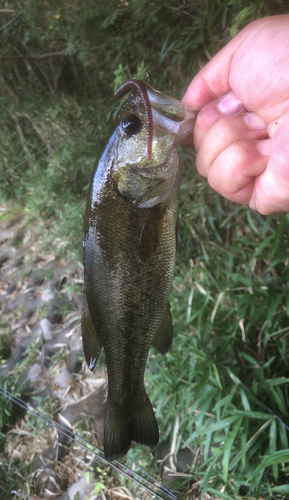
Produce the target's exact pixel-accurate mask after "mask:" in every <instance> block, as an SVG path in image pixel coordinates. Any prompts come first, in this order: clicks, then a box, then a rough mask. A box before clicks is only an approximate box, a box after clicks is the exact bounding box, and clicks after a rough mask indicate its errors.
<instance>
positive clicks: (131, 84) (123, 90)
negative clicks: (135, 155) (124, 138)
mask: <svg viewBox="0 0 289 500" xmlns="http://www.w3.org/2000/svg"><path fill="white" fill-rule="evenodd" d="M133 88H136V89H137V90H138V91H139V93H140V95H141V99H142V102H143V105H144V107H145V115H146V125H147V138H148V144H147V152H148V159H149V160H150V159H151V157H152V145H153V115H152V107H151V103H150V100H149V96H148V93H147V89H146V86H145V84H144V82H141V81H139V80H135V79H132V80H128V81H127V82H125V83H123V84H122V85H121V86H120V87H119V88H118V89H117V90H116V91H115V93H114V97H123V96H124V95H125V94H127V93H128V92H129V91H130V90H131V89H133Z"/></svg>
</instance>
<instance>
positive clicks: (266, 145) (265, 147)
mask: <svg viewBox="0 0 289 500" xmlns="http://www.w3.org/2000/svg"><path fill="white" fill-rule="evenodd" d="M256 146H257V149H258V151H259V153H261V155H263V156H269V154H270V146H271V140H270V139H264V141H257V144H256Z"/></svg>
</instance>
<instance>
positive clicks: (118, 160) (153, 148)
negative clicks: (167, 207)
mask: <svg viewBox="0 0 289 500" xmlns="http://www.w3.org/2000/svg"><path fill="white" fill-rule="evenodd" d="M126 93H129V96H128V98H127V100H126V101H125V103H124V104H123V105H122V107H121V109H120V112H119V114H118V117H117V121H116V126H115V132H114V140H113V143H112V148H111V155H112V161H111V172H110V176H111V178H112V179H113V182H114V185H115V186H116V188H117V190H118V192H119V194H120V195H121V196H123V197H126V198H128V199H129V200H130V201H131V202H132V203H133V204H134V205H135V206H137V207H138V208H147V207H153V206H154V205H156V204H157V203H160V202H162V201H164V200H166V199H167V198H168V197H169V196H170V194H171V193H172V192H173V191H174V190H177V189H178V187H179V183H180V179H181V170H180V165H179V160H178V154H177V150H176V146H177V145H178V144H179V143H180V142H181V141H182V140H183V139H184V137H186V136H187V135H189V134H190V133H191V132H192V131H193V128H194V123H195V119H196V115H197V113H196V112H195V111H193V110H190V109H189V108H188V107H187V106H186V105H185V104H183V103H181V102H180V101H178V100H176V99H174V98H172V97H169V96H167V95H165V94H163V93H161V92H158V91H157V90H155V89H153V88H152V87H151V86H150V85H149V84H148V83H147V82H145V81H144V82H140V81H138V80H130V81H129V82H126V83H125V84H124V85H123V86H121V87H120V88H119V89H118V90H117V91H116V94H115V95H116V97H122V96H123V95H125V94H126Z"/></svg>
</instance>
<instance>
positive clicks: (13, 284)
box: [6, 280, 17, 294]
mask: <svg viewBox="0 0 289 500" xmlns="http://www.w3.org/2000/svg"><path fill="white" fill-rule="evenodd" d="M16 288H17V280H13V281H11V283H10V285H9V286H8V288H7V290H6V292H7V293H8V294H11V293H13V292H15V290H16Z"/></svg>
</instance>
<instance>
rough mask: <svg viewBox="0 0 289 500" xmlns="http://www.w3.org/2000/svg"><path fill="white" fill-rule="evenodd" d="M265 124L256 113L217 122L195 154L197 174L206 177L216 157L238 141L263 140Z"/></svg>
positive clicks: (230, 117) (226, 118) (225, 118)
mask: <svg viewBox="0 0 289 500" xmlns="http://www.w3.org/2000/svg"><path fill="white" fill-rule="evenodd" d="M266 135H267V123H266V122H265V120H263V118H261V117H260V116H259V115H257V114H256V113H247V114H240V115H238V114H237V115H233V116H226V117H224V118H221V119H220V120H218V121H217V122H216V123H215V124H214V125H213V126H212V127H211V128H210V129H209V131H208V132H207V134H205V136H204V138H203V140H202V142H201V144H200V147H199V151H198V154H197V160H196V165H197V169H198V171H199V173H200V174H201V175H203V176H204V177H208V174H209V171H210V168H211V167H212V165H213V163H214V162H215V161H216V159H217V158H218V156H219V155H220V154H222V152H223V151H225V150H226V149H227V148H228V147H229V146H231V145H232V144H234V143H235V142H239V141H250V140H251V141H253V140H258V139H265V137H266Z"/></svg>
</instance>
